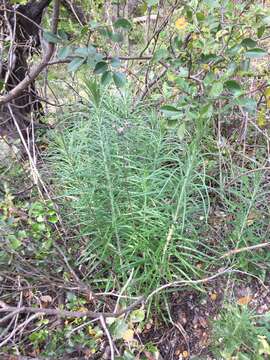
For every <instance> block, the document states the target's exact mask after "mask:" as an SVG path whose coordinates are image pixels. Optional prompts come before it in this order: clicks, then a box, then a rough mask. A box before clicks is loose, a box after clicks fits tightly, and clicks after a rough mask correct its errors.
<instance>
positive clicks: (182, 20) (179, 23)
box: [175, 17, 188, 30]
mask: <svg viewBox="0 0 270 360" xmlns="http://www.w3.org/2000/svg"><path fill="white" fill-rule="evenodd" d="M175 26H176V28H177V29H178V30H184V29H185V28H186V27H187V26H188V22H187V20H186V18H184V17H180V18H179V19H177V20H176V22H175Z"/></svg>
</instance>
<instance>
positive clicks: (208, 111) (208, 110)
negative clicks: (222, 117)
mask: <svg viewBox="0 0 270 360" xmlns="http://www.w3.org/2000/svg"><path fill="white" fill-rule="evenodd" d="M213 110H214V109H213V105H212V104H207V105H204V106H202V107H201V109H200V116H201V117H202V118H207V119H210V118H211V116H212V115H213Z"/></svg>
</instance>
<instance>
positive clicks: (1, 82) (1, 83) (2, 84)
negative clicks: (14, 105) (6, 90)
mask: <svg viewBox="0 0 270 360" xmlns="http://www.w3.org/2000/svg"><path fill="white" fill-rule="evenodd" d="M4 85H5V82H4V80H2V79H0V91H1V90H2V89H3V87H4Z"/></svg>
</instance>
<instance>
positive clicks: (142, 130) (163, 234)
mask: <svg viewBox="0 0 270 360" xmlns="http://www.w3.org/2000/svg"><path fill="white" fill-rule="evenodd" d="M95 104H96V105H95ZM93 105H94V107H92V109H91V114H90V113H89V112H88V111H87V110H84V112H82V113H80V114H79V113H78V114H74V120H72V119H71V120H68V122H66V125H65V128H64V129H61V132H59V133H58V134H57V133H56V134H54V135H53V137H52V141H53V143H54V145H53V146H51V148H50V153H49V154H50V157H48V161H50V165H51V170H52V173H53V176H54V178H53V181H54V183H55V185H56V190H57V192H58V194H59V196H60V198H61V199H63V200H64V201H63V209H64V211H63V216H64V218H65V219H66V221H67V220H68V222H67V225H68V226H70V227H71V228H73V229H75V228H76V229H77V230H78V231H79V233H78V235H77V236H76V238H77V241H79V244H78V248H79V249H80V255H79V257H78V258H77V264H85V266H87V269H88V270H87V271H88V272H89V273H92V272H94V271H95V269H98V273H96V274H95V280H94V281H93V282H92V281H91V280H90V281H91V283H92V284H91V285H92V286H98V287H100V286H101V287H103V288H106V289H107V290H109V289H111V288H113V287H114V286H115V282H120V284H124V282H126V281H127V278H128V274H129V273H130V272H131V271H133V278H132V284H133V286H132V287H131V289H132V290H130V291H131V292H132V293H140V292H142V291H143V292H148V291H149V290H150V289H154V288H155V287H156V286H158V285H159V284H161V283H162V282H163V281H170V280H173V279H177V278H179V277H181V278H185V279H190V278H191V277H196V276H199V275H200V270H199V269H197V268H196V266H195V264H196V262H198V261H200V262H202V263H207V262H209V261H211V257H209V256H208V255H207V253H206V251H204V242H203V241H202V240H201V239H200V238H199V237H198V229H199V226H200V217H203V218H207V214H208V206H209V205H208V190H207V186H206V184H205V181H206V179H205V175H204V174H203V173H202V172H199V171H198V169H199V167H200V165H201V161H202V159H201V156H202V155H201V154H199V144H200V141H201V139H202V138H203V136H204V133H205V132H206V133H207V125H206V124H207V121H208V112H207V111H206V110H205V109H202V115H201V120H200V122H201V124H200V122H199V120H198V132H197V135H196V136H195V137H194V138H193V139H192V138H191V137H187V140H186V141H183V140H181V139H179V136H178V135H177V133H176V132H175V131H174V129H172V130H171V129H166V128H165V127H164V124H163V123H162V121H160V119H159V118H158V117H157V115H156V114H155V113H153V112H152V111H151V110H150V109H148V110H147V111H143V109H142V108H141V107H140V106H138V107H137V109H136V111H134V112H131V104H130V99H129V97H128V96H124V97H123V98H121V97H119V98H117V97H116V96H115V95H114V96H113V97H110V96H104V97H102V98H101V99H100V100H99V101H98V102H95V103H94V104H93ZM57 184H58V185H59V186H57ZM199 247H200V250H199ZM112 269H113V274H112V276H110V275H109V274H111V271H112ZM88 278H89V277H88Z"/></svg>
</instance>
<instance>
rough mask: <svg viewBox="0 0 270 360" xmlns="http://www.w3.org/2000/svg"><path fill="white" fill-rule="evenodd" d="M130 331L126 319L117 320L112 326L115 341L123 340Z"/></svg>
mask: <svg viewBox="0 0 270 360" xmlns="http://www.w3.org/2000/svg"><path fill="white" fill-rule="evenodd" d="M127 330H128V324H127V322H126V321H125V320H124V319H116V321H115V322H114V323H113V325H112V326H111V333H112V336H113V338H114V339H116V340H117V339H123V335H124V334H125V332H126V331H127Z"/></svg>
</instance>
